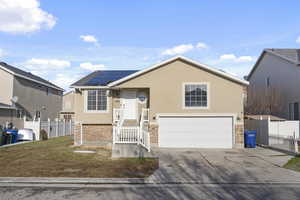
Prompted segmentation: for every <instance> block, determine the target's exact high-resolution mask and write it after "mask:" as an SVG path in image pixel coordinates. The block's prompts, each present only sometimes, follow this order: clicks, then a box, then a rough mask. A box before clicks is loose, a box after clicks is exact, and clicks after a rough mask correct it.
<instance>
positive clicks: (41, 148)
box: [0, 136, 158, 178]
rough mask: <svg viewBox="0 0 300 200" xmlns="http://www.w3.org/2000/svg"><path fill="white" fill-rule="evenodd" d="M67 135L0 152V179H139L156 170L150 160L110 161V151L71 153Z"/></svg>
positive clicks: (100, 149)
mask: <svg viewBox="0 0 300 200" xmlns="http://www.w3.org/2000/svg"><path fill="white" fill-rule="evenodd" d="M72 143H73V139H72V138H71V137H70V136H66V137H58V138H53V139H49V140H46V141H38V142H33V143H26V144H19V145H16V146H11V147H6V148H1V149H0V177H95V178H96V177H98V178H112V177H114V178H125V177H126V178H142V177H147V176H149V175H150V174H152V173H153V171H154V170H155V169H157V168H158V160H157V159H154V158H144V159H139V158H127V159H124V158H122V159H111V151H110V150H107V149H103V148H97V149H96V153H93V154H87V153H74V150H78V147H73V146H72Z"/></svg>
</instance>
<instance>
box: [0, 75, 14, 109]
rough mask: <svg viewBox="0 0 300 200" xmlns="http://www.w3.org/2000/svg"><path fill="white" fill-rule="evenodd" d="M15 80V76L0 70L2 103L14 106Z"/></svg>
mask: <svg viewBox="0 0 300 200" xmlns="http://www.w3.org/2000/svg"><path fill="white" fill-rule="evenodd" d="M13 79H14V76H13V75H12V74H10V73H8V72H6V71H4V70H2V69H0V91H1V92H0V103H4V104H8V105H11V104H12V102H11V98H12V97H13Z"/></svg>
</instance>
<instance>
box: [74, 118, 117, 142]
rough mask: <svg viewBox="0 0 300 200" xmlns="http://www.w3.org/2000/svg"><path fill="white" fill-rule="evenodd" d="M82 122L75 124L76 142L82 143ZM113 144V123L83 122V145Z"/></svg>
mask: <svg viewBox="0 0 300 200" xmlns="http://www.w3.org/2000/svg"><path fill="white" fill-rule="evenodd" d="M80 129H81V128H80V124H79V125H78V126H77V125H76V126H75V132H74V144H75V145H81V133H80V131H81V130H80ZM111 144H112V125H110V124H82V145H87V146H105V147H106V146H110V145H111Z"/></svg>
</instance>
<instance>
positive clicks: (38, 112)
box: [35, 111, 41, 119]
mask: <svg viewBox="0 0 300 200" xmlns="http://www.w3.org/2000/svg"><path fill="white" fill-rule="evenodd" d="M40 117H41V111H35V118H36V119H38V118H40Z"/></svg>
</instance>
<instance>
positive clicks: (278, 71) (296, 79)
mask: <svg viewBox="0 0 300 200" xmlns="http://www.w3.org/2000/svg"><path fill="white" fill-rule="evenodd" d="M247 80H248V81H249V82H250V86H249V93H248V99H249V101H250V103H253V104H255V102H256V101H260V102H261V103H262V104H265V105H267V107H268V108H269V109H268V110H267V111H265V112H264V113H263V114H274V115H276V116H279V117H281V118H284V119H290V120H299V102H300V92H299V85H300V49H264V50H263V52H262V53H261V55H260V57H259V58H258V60H257V62H256V63H255V65H254V67H253V68H252V70H251V71H250V73H249V75H248V77H247ZM256 107H259V106H258V105H256ZM261 110H262V111H263V108H261Z"/></svg>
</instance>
